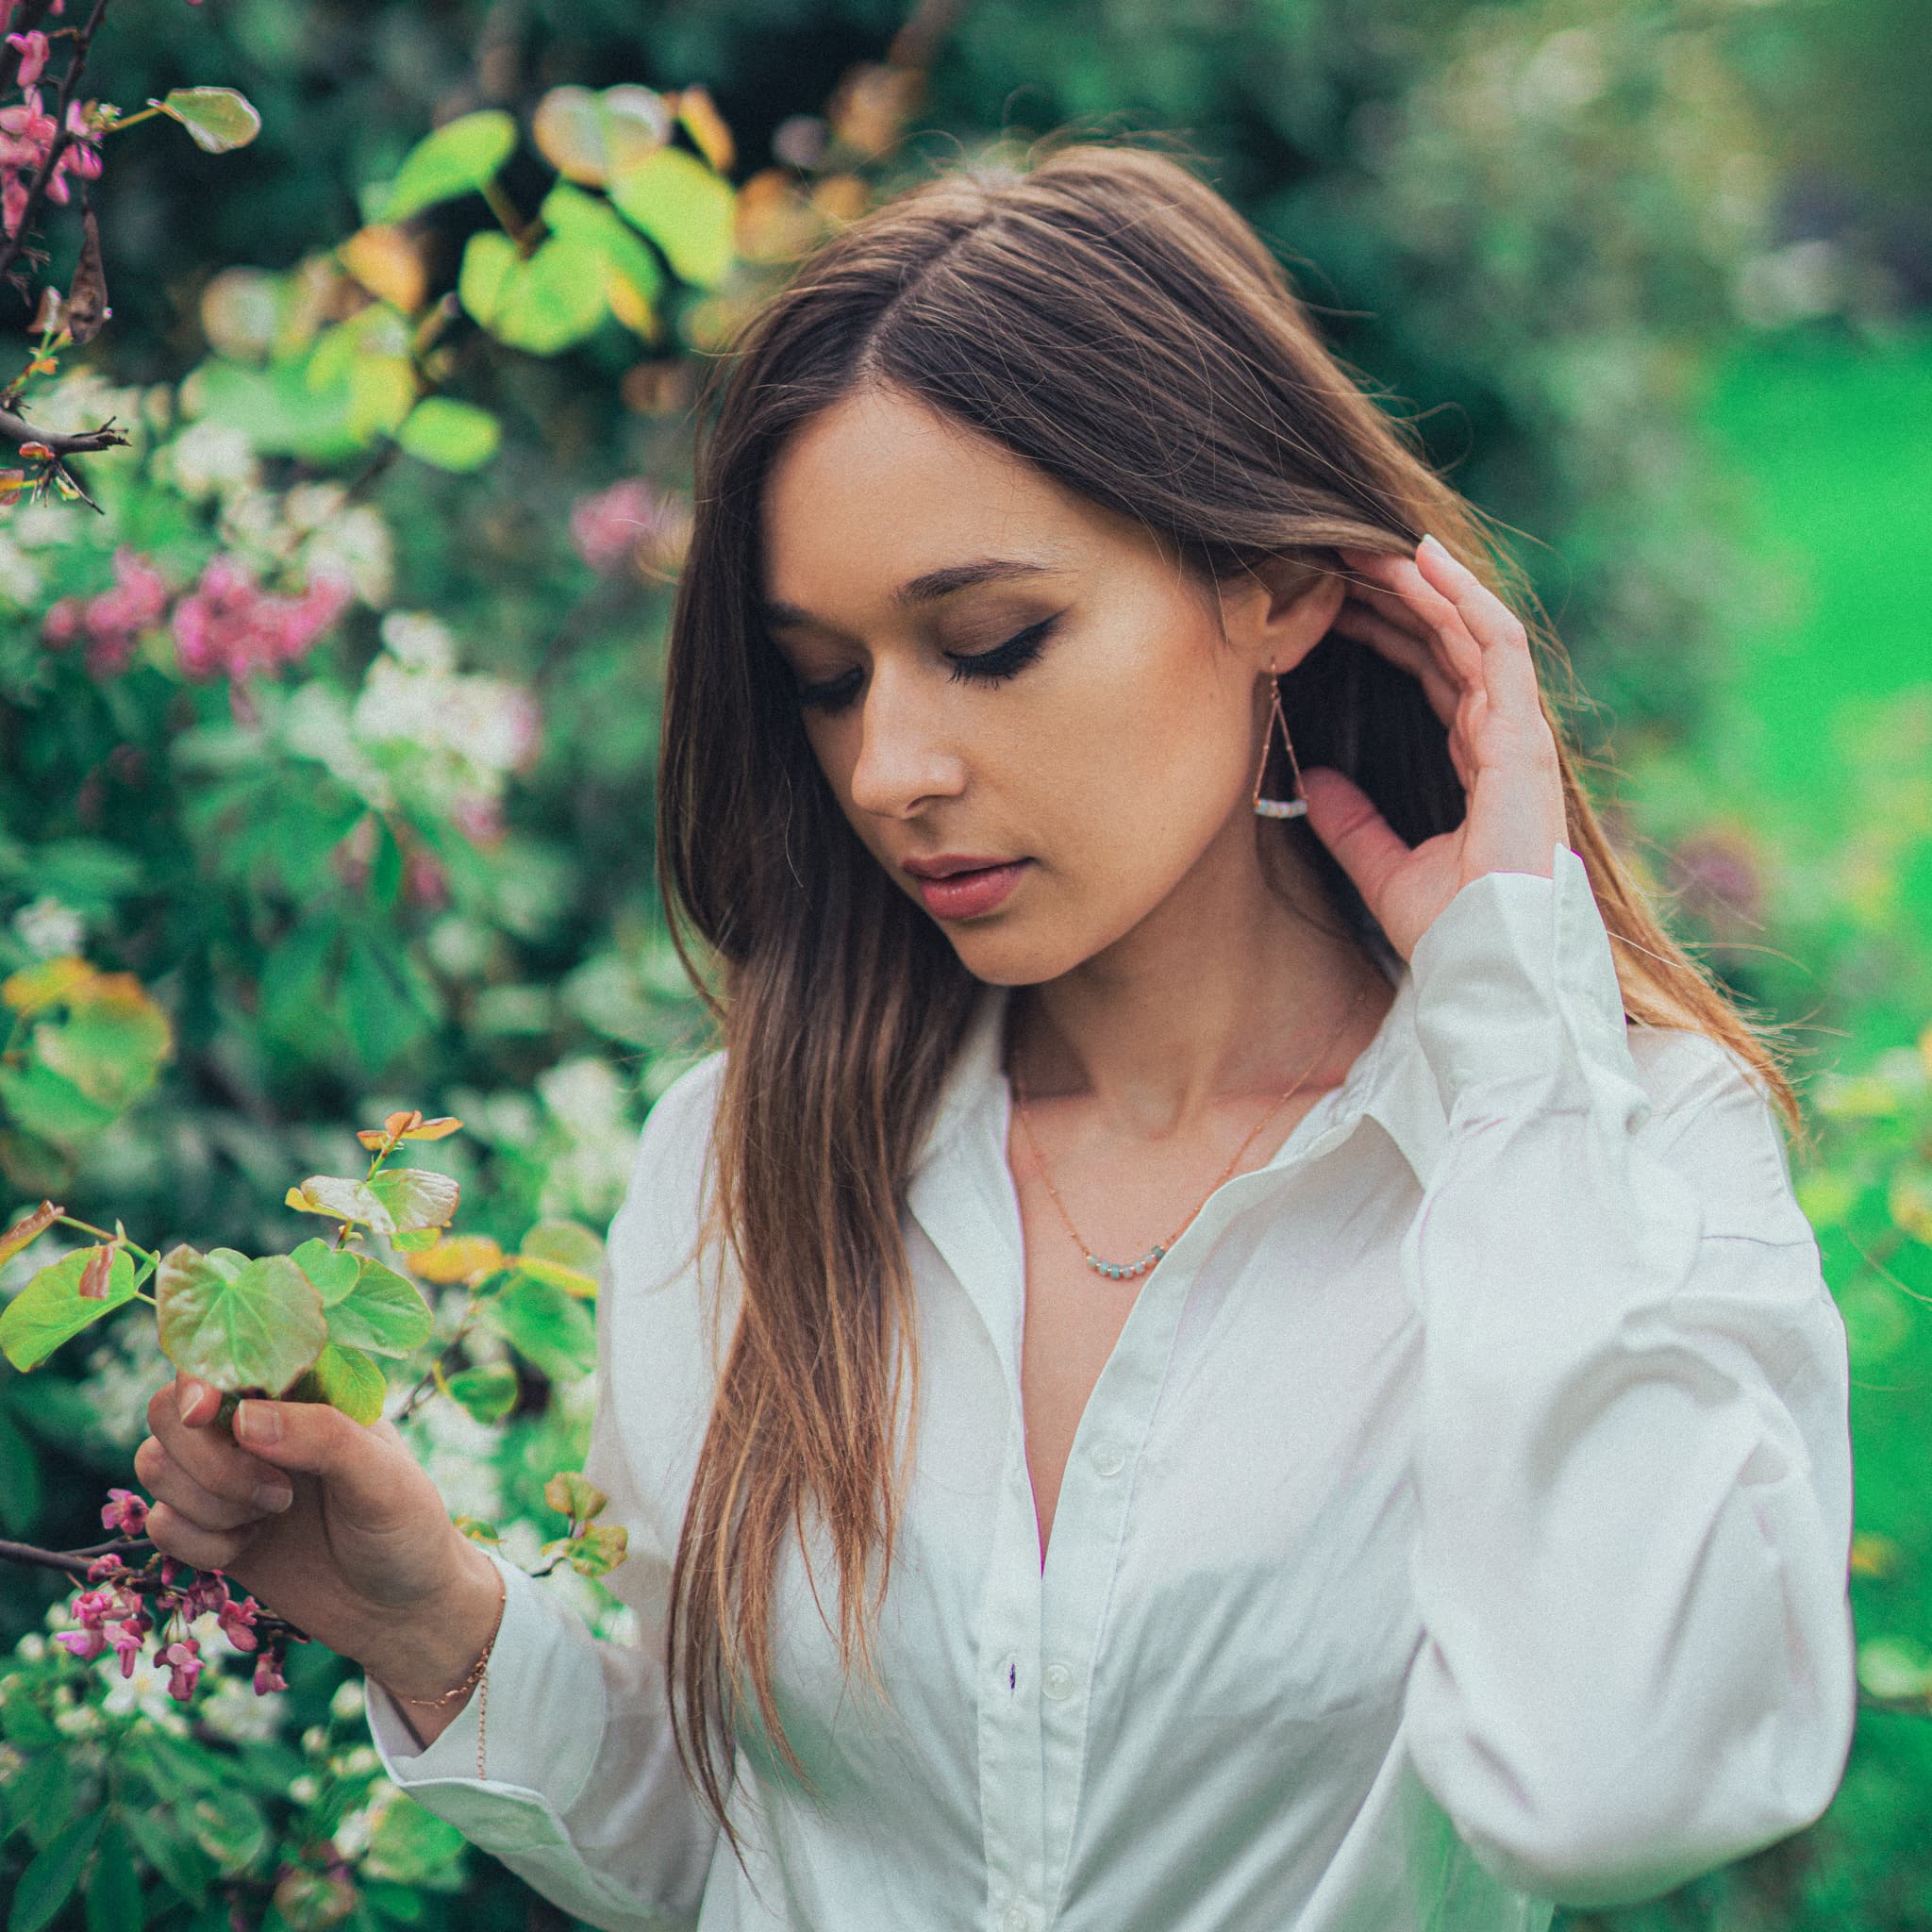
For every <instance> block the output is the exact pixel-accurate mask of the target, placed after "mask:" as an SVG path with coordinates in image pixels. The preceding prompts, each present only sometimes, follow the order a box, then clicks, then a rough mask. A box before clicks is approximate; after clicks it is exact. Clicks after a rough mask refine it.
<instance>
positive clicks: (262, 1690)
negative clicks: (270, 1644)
mask: <svg viewBox="0 0 1932 1932" xmlns="http://www.w3.org/2000/svg"><path fill="white" fill-rule="evenodd" d="M288 1688H289V1680H288V1678H286V1677H285V1676H283V1675H282V1654H281V1652H280V1651H279V1650H265V1651H263V1652H262V1653H261V1655H260V1656H259V1657H257V1658H256V1659H255V1694H256V1695H257V1696H258V1697H266V1696H267V1695H268V1693H269V1692H270V1691H286V1690H287V1689H288Z"/></svg>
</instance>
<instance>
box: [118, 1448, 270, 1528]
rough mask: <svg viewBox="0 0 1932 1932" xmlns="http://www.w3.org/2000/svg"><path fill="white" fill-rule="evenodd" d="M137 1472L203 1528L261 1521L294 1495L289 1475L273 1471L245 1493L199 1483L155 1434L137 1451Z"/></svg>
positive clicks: (177, 1510)
mask: <svg viewBox="0 0 1932 1932" xmlns="http://www.w3.org/2000/svg"><path fill="white" fill-rule="evenodd" d="M134 1473H135V1474H136V1475H137V1476H139V1477H140V1478H141V1481H142V1485H143V1486H144V1487H145V1488H146V1490H147V1491H148V1493H149V1494H150V1495H153V1496H156V1497H158V1498H159V1500H160V1501H162V1502H163V1503H166V1504H167V1505H168V1507H170V1508H171V1509H173V1510H174V1511H175V1513H176V1514H177V1515H179V1516H181V1517H183V1518H185V1519H186V1520H187V1521H188V1522H190V1523H192V1524H196V1525H197V1526H198V1527H199V1528H202V1529H220V1530H226V1529H240V1528H242V1525H243V1524H250V1523H258V1522H260V1521H261V1519H262V1518H263V1517H264V1516H272V1515H274V1514H275V1513H276V1511H278V1510H280V1509H286V1508H287V1507H288V1506H289V1503H290V1501H291V1499H292V1497H293V1494H294V1491H293V1488H292V1486H291V1483H290V1481H289V1478H288V1477H287V1476H285V1475H281V1474H276V1473H275V1472H274V1471H271V1472H270V1473H269V1474H268V1475H267V1477H266V1478H265V1479H264V1480H263V1482H262V1483H260V1484H259V1485H258V1486H257V1487H256V1488H254V1489H252V1490H249V1491H247V1492H246V1493H238V1491H236V1490H235V1489H234V1488H232V1487H230V1488H225V1489H210V1488H208V1485H206V1484H205V1483H201V1482H197V1481H196V1480H195V1478H194V1477H193V1476H192V1474H190V1473H189V1472H188V1471H187V1470H185V1469H184V1468H182V1466H181V1465H180V1463H178V1462H177V1461H175V1458H174V1457H172V1456H170V1455H169V1454H168V1452H167V1450H166V1449H164V1448H163V1447H162V1446H161V1444H160V1443H159V1442H158V1441H156V1440H155V1439H154V1437H152V1436H149V1437H147V1438H145V1439H144V1440H143V1441H142V1445H141V1447H140V1448H138V1449H137V1450H136V1451H135V1452H134ZM277 1497H279V1498H280V1500H279V1501H277V1500H276V1498H277Z"/></svg>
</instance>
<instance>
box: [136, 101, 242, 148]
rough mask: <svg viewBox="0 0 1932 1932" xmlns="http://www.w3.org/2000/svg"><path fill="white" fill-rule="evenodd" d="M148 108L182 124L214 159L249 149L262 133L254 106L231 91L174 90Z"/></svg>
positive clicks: (197, 145) (200, 146)
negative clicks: (240, 149)
mask: <svg viewBox="0 0 1932 1932" xmlns="http://www.w3.org/2000/svg"><path fill="white" fill-rule="evenodd" d="M148 106H149V107H151V108H159V109H160V110H161V112H162V113H164V114H167V115H171V116H172V117H173V118H174V119H175V120H176V121H178V122H180V124H181V125H182V126H184V127H185V128H187V130H188V132H189V135H190V137H191V138H192V141H193V142H194V144H195V146H196V147H198V148H203V149H206V150H207V152H208V153H209V154H211V155H225V154H226V153H228V152H229V151H230V150H231V149H233V148H238V147H246V146H247V145H248V143H249V142H251V141H253V140H254V139H255V137H256V136H257V135H258V134H259V133H260V132H261V116H260V115H259V114H258V113H257V112H256V110H255V106H254V103H253V102H251V101H250V100H249V99H248V97H247V96H246V95H245V94H239V93H237V92H235V90H234V89H233V88H231V87H177V88H171V89H170V90H169V91H168V93H167V95H166V96H165V97H164V98H163V99H161V100H158V101H157V100H154V99H152V98H150V100H149V102H148Z"/></svg>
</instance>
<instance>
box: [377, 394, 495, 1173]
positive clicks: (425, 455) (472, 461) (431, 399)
mask: <svg viewBox="0 0 1932 1932" xmlns="http://www.w3.org/2000/svg"><path fill="white" fill-rule="evenodd" d="M502 439H503V425H501V424H500V423H498V422H497V420H496V418H495V417H494V416H492V415H491V413H490V411H489V410H488V409H479V408H476V406H475V404H474V403H460V402H458V401H457V400H456V399H455V398H454V397H452V396H425V397H424V398H423V400H422V401H421V402H420V403H418V404H417V405H416V407H415V408H413V409H411V410H410V411H409V413H408V416H407V417H405V418H404V420H403V426H402V427H401V428H400V429H398V430H397V431H396V441H398V442H399V443H401V444H402V446H403V448H404V450H405V451H407V452H408V455H410V456H412V457H415V458H417V459H418V460H419V461H421V462H425V463H428V464H430V465H431V466H432V467H433V468H435V469H439V470H448V471H450V472H451V473H452V474H453V475H467V474H468V473H469V472H470V471H472V470H480V469H481V468H482V467H483V465H484V464H485V463H487V462H488V461H489V460H490V458H491V457H493V456H494V455H495V454H496V445H497V444H498V443H499V442H500V441H502ZM403 1138H404V1139H405V1140H408V1139H412V1138H416V1137H412V1136H410V1135H405V1136H404V1137H403Z"/></svg>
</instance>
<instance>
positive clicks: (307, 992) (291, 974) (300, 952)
mask: <svg viewBox="0 0 1932 1932" xmlns="http://www.w3.org/2000/svg"><path fill="white" fill-rule="evenodd" d="M340 938H341V926H340V925H338V924H336V922H335V921H334V920H332V919H308V920H305V921H303V923H302V924H299V925H297V926H296V927H295V929H294V930H293V931H292V932H291V933H290V934H289V935H288V936H287V937H286V938H285V939H283V940H282V941H279V942H278V943H277V944H276V945H275V948H274V950H273V951H271V952H270V954H269V956H268V958H267V961H266V962H265V963H264V965H263V967H262V970H261V1018H262V1024H264V1025H266V1026H267V1027H269V1028H270V1029H271V1030H272V1031H273V1032H275V1034H277V1035H279V1036H280V1037H282V1038H284V1039H288V1040H300V1039H302V1038H304V1037H305V1036H308V1035H312V1034H314V1033H315V1032H316V1031H317V1030H318V1028H317V1024H316V1022H317V1016H318V1013H319V1011H320V1008H321V1007H322V1003H323V986H324V982H325V979H326V977H327V974H328V960H329V954H330V953H331V952H332V951H333V950H334V947H335V944H336V941H337V940H338V939H340Z"/></svg>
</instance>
